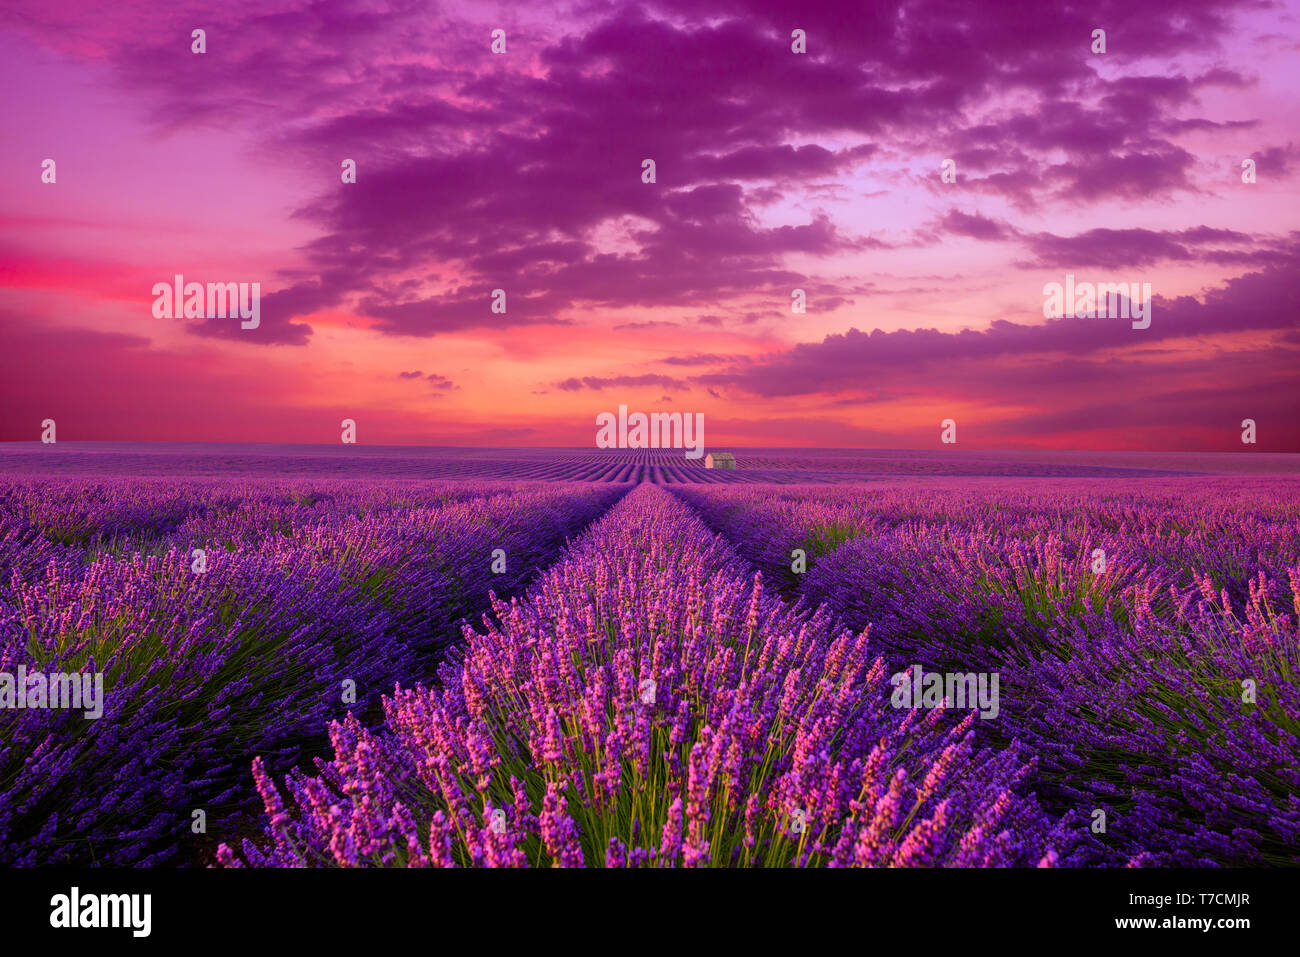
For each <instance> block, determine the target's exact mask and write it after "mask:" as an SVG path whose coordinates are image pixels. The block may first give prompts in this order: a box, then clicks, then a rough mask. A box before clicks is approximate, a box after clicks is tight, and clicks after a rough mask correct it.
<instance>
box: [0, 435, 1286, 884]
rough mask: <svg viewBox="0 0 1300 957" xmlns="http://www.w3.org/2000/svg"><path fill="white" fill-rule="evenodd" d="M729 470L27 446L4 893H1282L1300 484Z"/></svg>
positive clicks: (1127, 469)
mask: <svg viewBox="0 0 1300 957" xmlns="http://www.w3.org/2000/svg"><path fill="white" fill-rule="evenodd" d="M738 458H739V459H740V467H739V468H737V469H735V470H707V469H704V468H703V467H702V465H700V464H698V463H696V462H688V461H684V459H683V457H682V455H681V453H680V451H679V452H676V453H673V452H670V451H667V450H665V451H662V452H661V451H641V452H637V451H617V450H612V451H609V452H601V451H599V450H591V449H581V450H565V449H528V450H523V449H474V450H468V449H458V450H453V449H436V450H435V449H410V448H386V449H385V448H365V447H356V448H352V449H346V450H345V451H340V450H339V449H337V448H327V447H310V446H296V447H280V446H217V445H208V446H203V445H193V446H190V445H175V446H167V445H155V444H149V445H144V444H142V445H139V446H132V445H127V444H103V443H86V444H81V445H79V444H78V443H60V444H59V446H58V451H57V452H56V451H55V450H54V449H53V448H48V447H47V448H43V447H41V446H40V445H38V444H36V443H32V444H30V445H25V444H11V445H10V446H8V447H7V448H6V449H5V450H3V451H0V470H2V472H3V474H4V481H3V484H0V675H8V676H20V675H21V676H25V678H24V682H23V686H20V684H19V683H18V682H17V681H16V680H15V679H13V678H11V679H10V680H9V682H8V683H7V684H2V683H0V706H2V707H0V865H5V866H22V867H40V866H51V865H65V864H78V865H126V866H165V867H175V866H210V865H215V866H219V867H261V866H311V867H317V866H327V867H328V866H435V867H453V866H529V867H537V866H584V865H585V866H608V867H632V866H650V867H675V866H718V867H730V866H737V867H742V866H766V867H786V866H796V867H822V866H827V867H846V866H945V867H948V866H951V867H981V866H1025V867H1032V866H1049V867H1052V866H1056V867H1124V866H1137V867H1158V866H1179V865H1191V866H1211V867H1213V866H1218V867H1240V866H1249V867H1261V866H1263V867H1274V866H1294V865H1297V864H1300V632H1298V626H1297V622H1298V621H1300V494H1298V493H1300V475H1297V474H1296V464H1295V462H1294V461H1293V460H1294V459H1295V456H1285V455H1273V456H1270V455H1263V454H1261V455H1249V456H1245V455H1219V456H1215V455H1207V454H1200V455H1182V454H1177V453H1161V454H1153V455H1140V454H1124V453H1109V454H1101V455H1089V456H1080V455H1077V454H1071V453H1061V454H1052V453H1034V454H1030V453H1006V454H1003V453H969V454H965V455H957V454H953V453H944V454H940V453H924V452H904V453H889V452H855V451H850V450H793V449H755V450H738ZM53 675H98V676H102V700H100V701H98V702H97V705H98V710H99V711H100V712H101V713H100V714H99V715H98V716H96V717H90V716H89V715H88V713H83V711H84V712H89V711H90V710H92V709H91V708H77V709H69V708H66V707H62V708H60V707H53V706H50V705H51V704H52V702H53V699H54V695H55V691H54V679H53V678H52V677H51V678H49V679H47V678H46V677H45V676H53ZM934 676H938V677H939V679H940V680H939V681H938V682H937V683H934V682H930V681H927V680H925V679H926V677H934ZM954 676H955V677H956V679H957V680H956V682H955V684H954V681H953V680H952V679H953V678H954ZM944 679H947V680H946V682H945V680H944ZM965 679H969V683H966V684H963V681H964V680H965ZM954 687H956V688H957V689H958V690H959V691H960V692H961V699H960V700H954V699H953V695H952V691H953V688H954ZM977 689H978V693H977ZM966 692H969V694H967V693H966ZM6 695H7V696H8V697H6ZM20 699H21V700H22V702H23V704H22V705H20V704H18V701H19V700H20ZM83 703H84V702H83Z"/></svg>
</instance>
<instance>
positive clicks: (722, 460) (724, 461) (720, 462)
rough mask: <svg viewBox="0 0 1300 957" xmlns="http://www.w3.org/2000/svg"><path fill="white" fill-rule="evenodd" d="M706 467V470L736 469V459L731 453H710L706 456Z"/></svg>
mask: <svg viewBox="0 0 1300 957" xmlns="http://www.w3.org/2000/svg"><path fill="white" fill-rule="evenodd" d="M704 467H705V468H706V469H734V468H735V467H736V457H735V456H734V455H732V454H731V453H730V452H710V453H709V454H708V455H706V456H704Z"/></svg>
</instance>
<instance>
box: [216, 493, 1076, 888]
mask: <svg viewBox="0 0 1300 957" xmlns="http://www.w3.org/2000/svg"><path fill="white" fill-rule="evenodd" d="M494 615H495V620H494V621H492V622H488V621H486V620H485V625H487V627H486V628H485V630H482V631H474V630H472V629H469V628H466V643H467V644H466V648H465V651H464V654H463V655H461V656H458V658H457V659H456V660H454V661H447V662H444V664H443V665H442V667H441V669H440V674H439V676H438V680H437V681H436V682H434V683H433V684H432V685H431V686H429V687H425V686H421V685H417V686H415V687H413V688H409V687H408V688H407V689H405V690H399V691H398V692H397V693H396V694H395V695H394V696H392V697H391V698H387V699H385V702H384V707H385V712H386V723H385V725H384V726H383V727H382V728H380V729H378V730H369V729H367V728H365V727H364V726H363V724H362V723H361V722H358V721H356V720H355V719H353V718H348V719H345V720H344V721H343V722H336V723H334V724H333V725H332V726H331V740H332V743H333V747H334V757H333V759H332V760H331V761H329V762H327V763H322V764H321V765H320V767H319V770H318V773H316V774H306V773H302V772H295V773H292V774H290V775H288V776H287V777H286V778H285V779H284V780H283V783H282V784H277V783H276V777H275V776H274V775H272V774H269V773H268V772H267V770H266V769H265V767H264V766H263V764H262V763H261V762H258V763H257V764H255V766H254V774H255V778H256V781H257V785H258V789H259V791H260V792H261V795H262V797H263V801H264V804H265V808H266V812H267V815H268V822H269V823H268V824H267V829H266V833H265V834H264V835H263V837H262V839H260V840H245V841H243V842H242V843H241V844H240V845H239V846H238V848H232V847H230V846H225V845H223V846H222V848H221V849H220V851H219V859H220V860H221V861H222V863H224V864H227V865H233V866H239V865H245V864H247V865H261V866H265V865H279V866H286V865H288V866H317V865H323V866H330V865H342V866H357V865H391V866H428V865H432V866H439V867H445V866H470V865H485V866H538V865H542V866H546V865H552V866H577V865H583V864H587V865H605V866H613V867H622V866H659V867H671V866H701V865H714V866H745V865H767V866H776V865H795V866H848V865H904V866H906V865H926V864H948V865H995V864H1008V865H1009V864H1018V865H1035V864H1047V865H1050V864H1054V863H1064V864H1068V863H1079V862H1082V861H1085V860H1088V859H1090V858H1094V857H1096V856H1097V854H1098V853H1099V850H1098V848H1096V847H1095V846H1094V845H1095V842H1094V841H1093V840H1092V838H1091V836H1090V834H1089V831H1088V828H1087V819H1086V815H1082V814H1078V813H1075V812H1068V813H1066V814H1064V815H1062V816H1060V817H1059V818H1056V819H1054V818H1053V817H1051V816H1048V815H1046V814H1044V813H1043V812H1042V810H1041V809H1040V808H1039V806H1038V804H1037V802H1036V800H1035V799H1034V796H1033V795H1032V794H1029V793H1026V790H1025V788H1024V785H1023V781H1024V779H1025V778H1026V776H1028V775H1030V774H1032V772H1033V765H1034V759H1033V757H1032V755H1031V754H1030V753H1029V752H1028V751H1027V750H1026V749H1025V748H1023V747H1022V746H1021V745H1019V744H1018V743H1016V742H1010V743H1007V744H1002V745H1000V746H999V747H997V748H992V749H989V748H982V747H979V746H978V745H977V743H976V741H975V739H974V733H973V730H972V725H973V723H974V716H973V714H969V715H961V714H956V713H953V712H949V711H945V710H943V709H936V710H933V711H930V712H923V711H920V710H915V709H912V708H897V707H895V706H894V705H893V703H892V702H891V685H890V681H889V674H888V669H887V666H886V663H885V661H884V660H883V659H882V658H881V657H880V656H879V655H878V654H877V652H876V650H875V649H874V647H872V645H871V644H870V643H869V642H868V638H867V635H866V633H865V632H862V633H854V632H845V631H841V630H838V629H837V628H836V627H835V625H834V623H833V621H832V619H831V617H830V616H829V615H827V614H825V613H822V612H818V613H811V614H810V613H808V612H807V611H806V610H802V609H797V608H792V607H790V606H789V605H788V604H787V603H786V602H784V601H783V600H781V599H780V598H778V597H775V596H773V595H770V594H765V593H764V592H763V589H762V585H761V577H758V576H753V575H752V574H751V570H750V567H749V566H748V565H747V564H746V563H745V562H743V561H741V560H739V559H738V557H737V555H736V554H735V552H734V551H733V550H732V549H731V547H730V546H728V545H726V544H725V542H724V541H723V540H722V539H721V538H720V537H719V536H716V535H714V534H713V533H711V532H710V531H709V530H708V529H707V528H706V526H705V525H704V524H703V523H702V522H701V521H700V520H699V519H698V517H697V516H696V515H695V514H694V513H693V511H692V510H691V509H689V508H688V507H686V506H684V505H683V504H682V503H681V502H679V501H678V500H676V499H675V498H673V497H672V496H671V495H670V494H669V493H667V492H665V491H664V490H662V489H660V488H657V487H655V486H651V485H642V486H640V487H638V488H637V489H635V490H634V491H633V492H632V493H630V494H629V495H628V496H627V497H626V498H625V499H623V500H622V501H621V502H620V503H619V504H618V505H617V506H615V508H614V509H612V510H611V511H610V512H609V513H608V514H607V515H606V516H605V517H604V518H603V519H601V520H600V521H599V522H598V523H597V524H596V525H594V526H593V527H592V529H591V530H589V532H588V533H587V535H586V536H584V537H583V538H582V539H580V540H579V541H578V542H576V543H575V544H574V545H573V546H571V547H570V549H569V550H568V552H567V553H566V555H565V557H564V558H563V559H562V561H561V562H559V563H558V564H557V565H556V566H555V567H553V568H552V569H551V570H550V571H548V572H547V573H546V574H545V576H543V578H542V579H541V580H540V581H539V582H538V583H536V584H535V585H534V586H532V588H531V589H530V590H529V592H528V595H527V597H526V599H525V600H524V601H522V602H519V601H516V602H512V603H510V604H506V603H504V602H496V603H495V608H494Z"/></svg>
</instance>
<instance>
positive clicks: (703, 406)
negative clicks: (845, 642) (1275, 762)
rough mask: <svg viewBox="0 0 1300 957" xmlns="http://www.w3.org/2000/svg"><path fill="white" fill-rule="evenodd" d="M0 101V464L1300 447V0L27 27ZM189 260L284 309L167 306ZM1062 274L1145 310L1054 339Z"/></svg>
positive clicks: (1060, 325) (88, 9)
mask: <svg viewBox="0 0 1300 957" xmlns="http://www.w3.org/2000/svg"><path fill="white" fill-rule="evenodd" d="M196 28H202V29H203V30H205V31H206V45H207V52H206V53H203V54H196V53H193V52H191V43H192V40H191V32H192V31H193V30H194V29H196ZM1098 28H1100V29H1104V30H1105V31H1106V45H1107V52H1105V53H1104V54H1097V53H1093V52H1092V50H1091V45H1092V38H1091V36H1092V32H1093V30H1094V29H1098ZM496 29H501V30H504V31H505V36H506V52H505V53H503V54H494V53H493V52H492V50H491V48H490V47H491V42H492V40H491V34H492V31H493V30H496ZM795 29H800V30H803V31H805V32H806V36H807V53H806V54H798V53H794V52H792V50H791V43H792V40H791V32H792V31H793V30H795ZM0 78H2V82H3V88H4V92H5V95H4V97H3V101H2V102H3V107H0V109H3V111H4V113H5V116H4V133H5V136H4V147H3V149H2V150H0V440H4V441H15V440H21V441H32V440H36V439H39V437H40V431H41V422H42V420H44V419H47V418H53V419H55V420H56V421H57V423H58V436H59V439H60V440H64V441H67V440H74V441H75V440H167V441H183V440H194V441H237V442H250V441H251V442H260V441H267V442H306V443H328V442H337V441H338V440H339V434H340V421H341V420H342V419H344V418H352V419H355V420H356V422H357V423H358V426H357V435H358V441H359V442H362V443H366V444H412V445H414V444H419V445H425V444H428V445H575V446H582V445H593V444H594V436H595V417H596V416H597V414H599V413H600V412H603V411H614V410H617V408H618V406H619V405H620V404H624V405H628V406H629V407H630V408H631V409H633V410H644V411H658V410H663V411H679V412H691V413H694V412H702V413H703V414H704V416H705V419H706V422H707V434H708V441H709V444H710V445H723V444H731V445H739V446H745V445H750V446H782V445H791V446H844V447H858V446H866V447H887V448H934V447H938V446H939V436H940V422H941V420H943V419H948V418H951V419H954V420H956V422H957V423H958V435H959V443H960V444H961V445H962V446H965V447H970V448H990V449H996V448H1045V449H1148V448H1149V449H1161V450H1177V449H1195V450H1224V451H1232V450H1238V451H1240V450H1242V449H1243V446H1242V444H1241V441H1240V434H1241V427H1240V423H1241V421H1242V420H1243V419H1245V418H1252V419H1254V420H1255V421H1256V422H1257V427H1258V445H1257V446H1253V447H1249V448H1254V449H1257V450H1260V451H1264V450H1272V451H1300V301H1298V300H1300V295H1298V292H1300V156H1298V154H1297V151H1298V150H1300V96H1298V95H1297V90H1300V2H1296V3H1269V2H1203V0H1162V2H1133V0H1115V2H1111V0H1101V2H1089V3H1085V4H1070V3H1066V4H1060V3H1045V2H1039V0H1029V2H1023V3H1021V2H1016V3H992V4H983V3H970V4H966V3H954V2H928V0H921V2H903V3H893V2H870V3H866V2H858V3H806V2H783V3H777V2H773V0H753V2H729V0H711V2H707V3H694V2H675V0H668V2H649V3H636V4H618V3H604V2H579V3H572V4H554V5H552V4H546V3H541V2H538V3H533V2H529V3H527V4H524V3H518V2H511V3H501V4H493V3H480V2H475V3H472V4H470V3H424V2H402V0H397V2H393V3H386V4H385V3H355V4H354V3H342V2H340V3H333V2H320V3H297V4H277V3H269V2H262V0H258V2H240V0H233V2H228V3H223V4H220V5H213V6H212V9H211V10H204V9H203V8H202V7H198V6H193V5H189V4H186V3H175V2H168V3H161V2H154V3H131V2H121V3H114V4H111V5H105V4H81V3H76V2H60V3H53V4H51V3H47V2H35V3H28V2H6V4H5V5H4V11H3V13H0ZM47 158H52V159H54V160H55V161H56V164H57V167H56V168H57V175H56V181H55V182H54V183H53V184H50V183H43V182H42V161H43V160H45V159H47ZM646 158H651V159H653V160H654V161H655V164H656V180H657V181H656V182H655V183H653V184H648V183H643V182H642V161H643V160H644V159H646ZM947 158H951V159H953V160H954V161H955V163H956V176H957V181H956V182H955V183H944V182H942V180H941V177H940V166H941V164H942V162H943V161H944V160H945V159H947ZM1247 158H1250V159H1253V160H1254V161H1255V168H1256V176H1257V182H1255V183H1243V182H1242V161H1243V159H1247ZM345 159H353V160H355V161H356V163H357V181H356V183H355V184H350V183H343V182H342V181H341V177H340V164H341V163H342V162H343V161H344V160H345ZM177 273H180V274H183V275H184V276H185V278H186V280H187V281H197V282H230V281H244V282H251V281H257V282H260V283H261V284H262V287H261V288H262V310H261V311H262V315H261V325H260V327H259V328H258V329H256V330H243V329H240V327H239V322H238V320H229V319H211V320H185V319H157V318H155V317H154V315H153V311H152V306H153V301H154V296H153V295H152V293H151V289H152V287H153V285H154V284H155V283H158V282H171V281H172V277H173V276H174V275H175V274H177ZM1067 273H1073V274H1074V275H1075V276H1076V278H1077V279H1078V280H1079V281H1102V282H1126V283H1132V282H1137V283H1143V282H1146V283H1150V284H1151V287H1152V291H1153V297H1154V301H1153V304H1152V321H1151V325H1150V328H1148V329H1144V330H1138V329H1133V328H1131V326H1130V323H1129V322H1127V321H1125V320H1112V319H1087V318H1082V319H1059V320H1047V319H1045V318H1044V317H1043V298H1044V297H1043V286H1044V284H1045V283H1048V282H1053V281H1055V282H1064V279H1065V276H1066V274H1067ZM497 288H502V289H505V290H506V295H507V312H506V314H505V315H499V314H494V313H493V312H492V311H491V308H490V305H491V294H492V290H493V289H497ZM794 289H803V290H806V294H807V312H806V313H804V314H794V313H792V311H791V292H792V290H794Z"/></svg>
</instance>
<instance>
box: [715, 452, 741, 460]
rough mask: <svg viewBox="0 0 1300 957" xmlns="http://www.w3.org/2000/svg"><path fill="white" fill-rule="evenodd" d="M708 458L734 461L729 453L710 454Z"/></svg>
mask: <svg viewBox="0 0 1300 957" xmlns="http://www.w3.org/2000/svg"><path fill="white" fill-rule="evenodd" d="M709 457H710V458H712V459H715V460H716V459H734V458H735V456H734V455H732V454H731V453H730V452H710V453H709Z"/></svg>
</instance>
